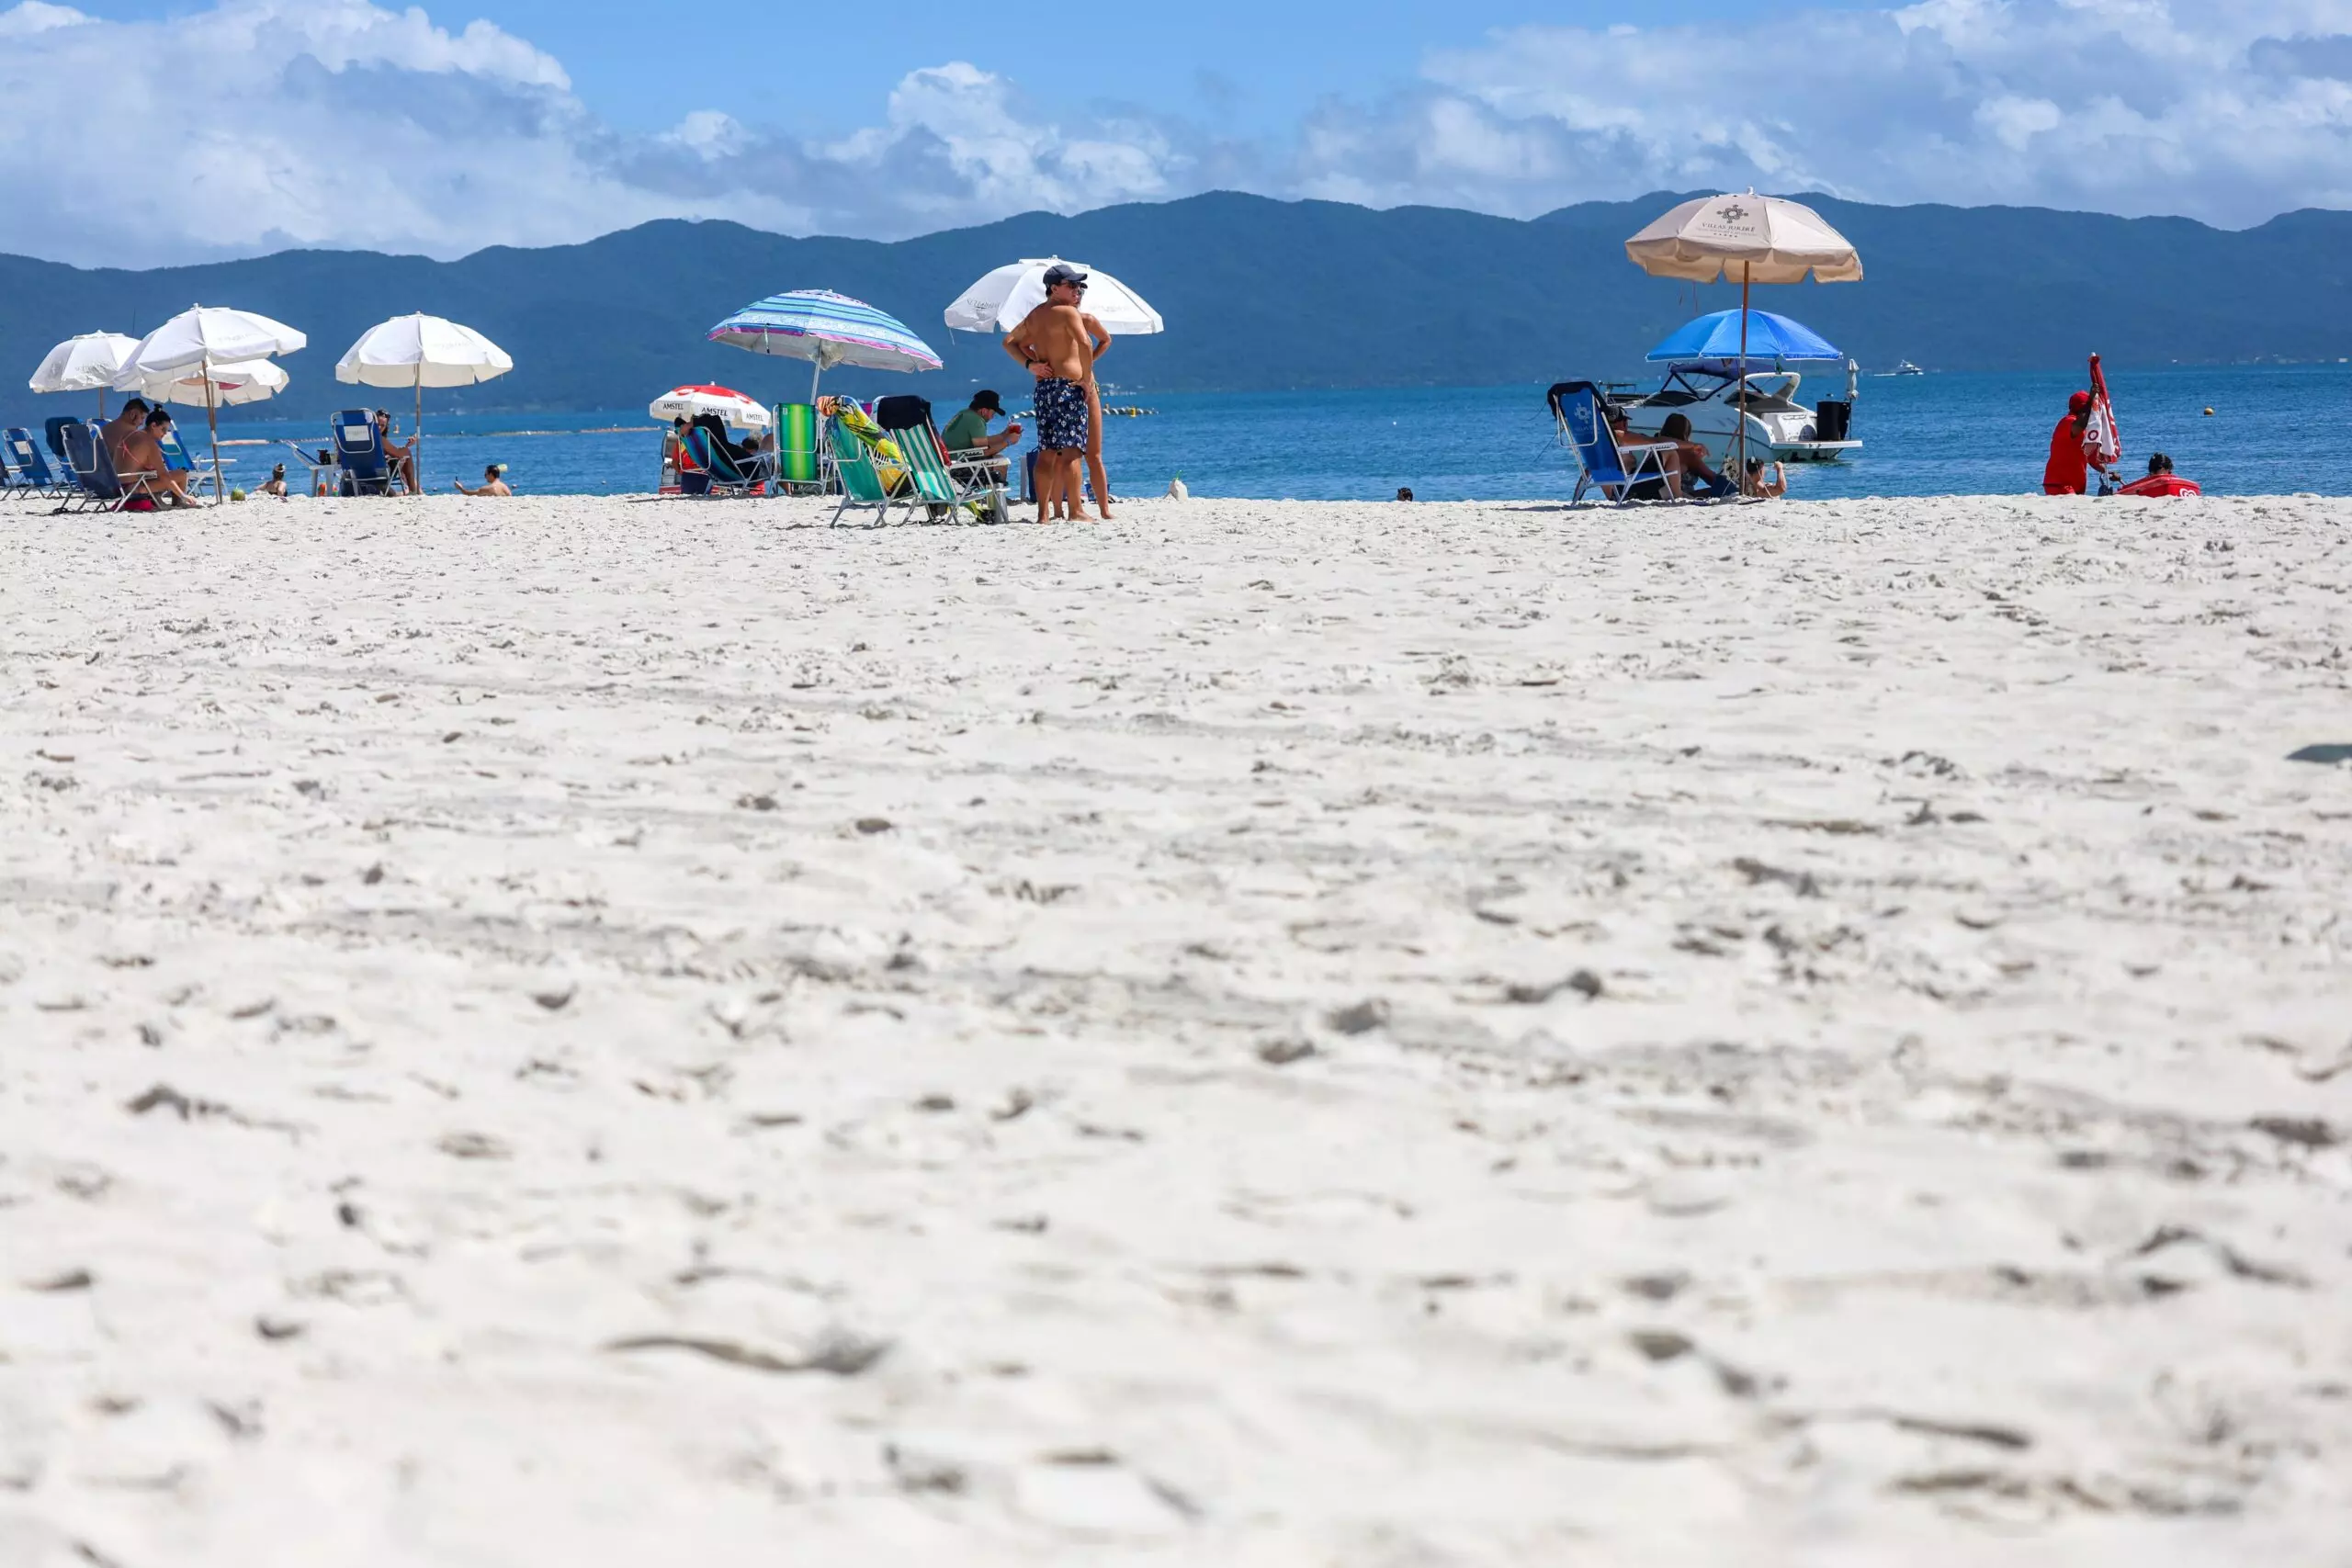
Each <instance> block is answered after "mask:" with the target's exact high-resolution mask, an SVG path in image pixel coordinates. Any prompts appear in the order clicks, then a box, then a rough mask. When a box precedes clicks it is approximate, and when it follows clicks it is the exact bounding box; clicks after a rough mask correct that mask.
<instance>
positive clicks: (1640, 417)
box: [1620, 359, 1862, 468]
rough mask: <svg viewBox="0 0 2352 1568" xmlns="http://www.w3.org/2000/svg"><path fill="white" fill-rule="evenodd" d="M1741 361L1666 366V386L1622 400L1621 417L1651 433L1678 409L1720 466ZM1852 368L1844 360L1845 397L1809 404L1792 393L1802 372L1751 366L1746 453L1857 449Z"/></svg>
mask: <svg viewBox="0 0 2352 1568" xmlns="http://www.w3.org/2000/svg"><path fill="white" fill-rule="evenodd" d="M1747 363H1748V365H1749V366H1751V367H1752V366H1753V365H1754V363H1755V362H1754V361H1753V360H1750V361H1748V362H1747ZM1740 368H1741V367H1740V365H1739V363H1738V362H1736V361H1732V360H1721V359H1696V360H1689V361H1686V362H1683V363H1680V364H1676V365H1671V366H1668V367H1667V372H1666V384H1665V385H1664V386H1662V387H1660V388H1659V389H1657V391H1655V392H1652V393H1650V394H1649V395H1648V396H1646V397H1643V398H1639V399H1633V400H1625V401H1623V403H1621V405H1620V406H1622V407H1623V409H1624V411H1625V423H1626V425H1627V427H1628V428H1630V429H1631V430H1633V431H1634V433H1635V434H1640V435H1656V434H1658V432H1659V430H1660V428H1661V427H1662V426H1664V424H1665V423H1666V422H1667V420H1668V418H1670V417H1671V416H1673V415H1675V414H1678V413H1679V414H1681V415H1683V416H1684V417H1686V418H1687V419H1689V420H1690V421H1691V439H1692V440H1693V441H1696V442H1698V443H1699V444H1700V445H1701V446H1704V447H1706V449H1707V458H1708V461H1709V462H1711V463H1713V464H1714V465H1715V466H1716V467H1718V468H1721V467H1722V466H1723V465H1724V464H1725V463H1727V462H1729V461H1731V460H1732V455H1733V451H1734V449H1735V448H1736V446H1737V445H1738V440H1737V436H1738V431H1739V426H1740V416H1741V413H1742V407H1741V401H1740V383H1741V381H1742V379H1743V378H1742V376H1741V375H1740ZM1856 375H1857V372H1856V370H1855V369H1854V367H1852V365H1851V364H1850V363H1849V366H1848V368H1847V372H1846V396H1845V398H1844V400H1827V401H1823V402H1820V403H1816V404H1815V405H1814V406H1813V407H1811V408H1807V407H1806V406H1805V405H1804V404H1803V403H1801V402H1799V401H1797V389H1798V388H1799V387H1800V386H1802V385H1803V384H1804V378H1803V377H1801V376H1799V375H1798V374H1797V373H1796V372H1795V371H1793V370H1758V369H1754V368H1750V369H1748V370H1747V375H1746V377H1745V378H1744V379H1745V380H1746V382H1747V403H1746V409H1745V412H1746V414H1747V455H1748V456H1749V457H1760V458H1762V459H1764V460H1765V461H1766V462H1781V463H1834V462H1836V461H1838V459H1839V458H1841V457H1848V456H1849V455H1850V454H1852V453H1856V452H1859V451H1860V450H1861V449H1862V444H1861V443H1860V441H1856V440H1854V439H1852V438H1851V435H1850V432H1851V430H1852V425H1853V414H1854V391H1855V378H1856Z"/></svg>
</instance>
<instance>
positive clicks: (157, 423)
mask: <svg viewBox="0 0 2352 1568" xmlns="http://www.w3.org/2000/svg"><path fill="white" fill-rule="evenodd" d="M171 428H172V416H171V412H170V411H169V410H166V409H155V410H153V411H152V412H150V413H149V414H148V415H147V418H146V420H145V421H144V422H143V423H141V425H140V427H139V428H138V429H137V430H136V431H135V432H133V433H132V434H130V435H127V436H125V437H124V438H123V443H122V455H121V456H120V457H117V458H116V459H115V464H114V468H115V472H116V473H117V474H119V475H120V476H121V477H122V478H123V479H130V476H131V475H133V474H144V475H145V476H146V477H147V493H148V494H150V495H152V496H153V497H154V498H155V502H156V504H157V505H159V506H194V505H196V504H198V502H197V499H196V497H194V496H192V495H190V494H188V492H187V475H186V474H184V473H182V472H180V471H179V470H178V469H176V468H173V467H172V466H171V464H169V463H167V462H165V461H164V436H165V435H167V434H170V433H171Z"/></svg>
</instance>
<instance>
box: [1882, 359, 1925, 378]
mask: <svg viewBox="0 0 2352 1568" xmlns="http://www.w3.org/2000/svg"><path fill="white" fill-rule="evenodd" d="M1886 374H1887V375H1889V376H1925V375H1926V374H1927V372H1926V371H1925V370H1922V369H1920V368H1919V367H1917V366H1916V365H1914V364H1912V363H1911V362H1910V361H1909V360H1907V359H1906V360H1904V361H1903V362H1902V363H1901V364H1899V365H1897V366H1896V367H1894V369H1892V370H1889V371H1888V372H1886Z"/></svg>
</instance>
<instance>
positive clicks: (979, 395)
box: [972, 392, 1004, 413]
mask: <svg viewBox="0 0 2352 1568" xmlns="http://www.w3.org/2000/svg"><path fill="white" fill-rule="evenodd" d="M972 406H973V407H974V408H976V409H985V410H987V411H988V412H989V413H1002V412H1004V405H1003V404H1002V403H1001V402H998V401H997V400H996V394H995V393H994V392H975V393H973V394H972Z"/></svg>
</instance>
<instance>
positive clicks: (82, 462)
mask: <svg viewBox="0 0 2352 1568" xmlns="http://www.w3.org/2000/svg"><path fill="white" fill-rule="evenodd" d="M59 435H60V437H61V438H62V440H63V442H64V444H65V464H66V467H68V468H71V469H73V470H74V482H76V483H77V484H79V485H80V486H81V487H82V493H81V495H80V497H79V498H77V499H76V500H74V501H71V502H67V503H66V504H65V505H63V506H61V507H59V508H58V509H57V510H59V511H60V512H88V511H91V510H93V509H96V510H97V511H100V512H130V511H139V512H152V511H153V510H154V509H155V505H156V502H155V492H154V491H153V490H152V489H151V488H149V483H148V479H147V476H146V475H145V474H133V475H131V476H130V478H129V479H124V478H123V477H122V476H121V475H120V474H118V473H117V472H115V467H114V457H113V455H112V454H111V453H109V452H107V444H106V441H105V439H104V438H103V435H102V434H101V432H100V431H99V429H98V427H97V426H96V425H95V424H88V423H82V422H80V421H76V422H74V423H70V424H68V425H66V426H65V428H64V429H63V430H62V431H61V432H59Z"/></svg>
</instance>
